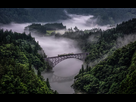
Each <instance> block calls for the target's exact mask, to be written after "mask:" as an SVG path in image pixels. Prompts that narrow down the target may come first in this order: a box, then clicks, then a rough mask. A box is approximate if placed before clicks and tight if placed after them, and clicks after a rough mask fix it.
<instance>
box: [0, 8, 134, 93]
mask: <svg viewBox="0 0 136 102" xmlns="http://www.w3.org/2000/svg"><path fill="white" fill-rule="evenodd" d="M135 11H136V9H135V8H127V9H125V8H116V9H115V8H99V9H98V8H97V9H95V8H86V10H85V8H84V9H83V8H75V9H74V8H59V9H57V8H44V9H43V8H38V9H34V8H13V9H12V8H2V9H1V8H0V90H1V91H0V94H136V18H135V17H136V12H135ZM14 13H15V14H14ZM12 14H14V15H12ZM127 20H128V21H127Z"/></svg>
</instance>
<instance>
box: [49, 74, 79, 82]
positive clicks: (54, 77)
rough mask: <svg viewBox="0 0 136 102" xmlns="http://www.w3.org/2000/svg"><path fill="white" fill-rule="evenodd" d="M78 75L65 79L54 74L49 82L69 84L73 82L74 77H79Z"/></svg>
mask: <svg viewBox="0 0 136 102" xmlns="http://www.w3.org/2000/svg"><path fill="white" fill-rule="evenodd" d="M77 74H78V73H76V74H74V75H71V76H67V77H63V76H58V75H55V74H53V75H52V77H51V78H50V80H49V82H50V83H53V82H59V83H61V82H68V81H72V80H74V77H75V76H76V75H77Z"/></svg>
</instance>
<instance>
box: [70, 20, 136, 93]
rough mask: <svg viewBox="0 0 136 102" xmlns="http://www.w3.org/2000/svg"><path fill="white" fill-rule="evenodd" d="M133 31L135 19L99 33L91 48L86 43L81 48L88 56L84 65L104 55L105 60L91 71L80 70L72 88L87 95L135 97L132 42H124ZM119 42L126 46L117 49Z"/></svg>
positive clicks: (133, 49)
mask: <svg viewBox="0 0 136 102" xmlns="http://www.w3.org/2000/svg"><path fill="white" fill-rule="evenodd" d="M135 27H136V19H131V20H128V21H126V22H122V23H121V24H119V25H117V27H116V28H113V29H109V30H106V31H104V32H101V33H99V35H101V36H100V37H99V39H98V41H97V42H96V43H93V44H94V45H93V46H92V44H89V43H86V47H84V48H85V49H86V50H87V51H89V52H90V55H89V56H88V57H87V58H86V62H87V63H91V62H92V63H93V61H94V60H97V59H98V58H101V59H102V57H101V56H102V55H103V54H104V53H105V54H106V53H107V54H108V55H109V56H108V57H107V58H106V59H105V60H103V61H101V62H99V63H98V64H96V65H94V66H92V67H91V66H88V65H87V67H86V68H84V67H83V66H82V68H81V70H80V72H79V74H78V75H77V76H76V77H75V82H74V84H73V85H72V86H73V87H74V88H75V89H77V90H80V91H83V92H86V93H89V94H113V93H114V94H118V93H123V94H135V89H136V86H135V67H136V66H135V57H136V56H135V55H136V39H132V38H126V39H125V37H131V36H132V37H134V38H135V33H136V30H135ZM98 31H99V30H98ZM90 34H91V33H90ZM119 38H122V39H124V40H126V42H127V43H126V44H128V45H125V46H124V47H122V46H119V47H118V45H119V44H120V43H119V42H118V39H119ZM127 39H130V41H127ZM120 40H121V39H120ZM124 40H123V41H124ZM134 41H135V42H134ZM120 42H121V41H120ZM89 46H90V47H89ZM88 47H89V48H88ZM113 48H114V49H113ZM118 48H119V49H118ZM106 50H107V51H106ZM105 51H106V52H105ZM109 52H111V53H110V54H109Z"/></svg>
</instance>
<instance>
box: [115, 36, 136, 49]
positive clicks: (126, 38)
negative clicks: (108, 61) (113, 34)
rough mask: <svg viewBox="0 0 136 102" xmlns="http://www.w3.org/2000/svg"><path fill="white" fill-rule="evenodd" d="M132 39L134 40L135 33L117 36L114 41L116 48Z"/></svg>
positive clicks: (135, 38) (135, 39)
mask: <svg viewBox="0 0 136 102" xmlns="http://www.w3.org/2000/svg"><path fill="white" fill-rule="evenodd" d="M134 41H136V34H129V35H125V36H124V37H119V38H117V41H116V48H121V47H123V46H125V45H127V44H129V43H130V42H134Z"/></svg>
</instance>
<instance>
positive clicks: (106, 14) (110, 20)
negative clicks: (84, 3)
mask: <svg viewBox="0 0 136 102" xmlns="http://www.w3.org/2000/svg"><path fill="white" fill-rule="evenodd" d="M64 10H66V11H67V12H68V13H72V14H80V15H94V16H95V18H97V19H98V20H97V23H98V24H100V25H105V24H116V23H120V22H122V21H126V20H128V19H131V18H134V17H136V12H135V11H136V9H135V8H0V15H1V16H0V23H10V22H17V23H22V22H51V21H52V22H53V21H57V20H60V19H67V18H69V17H68V16H67V15H66V14H65V12H64Z"/></svg>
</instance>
